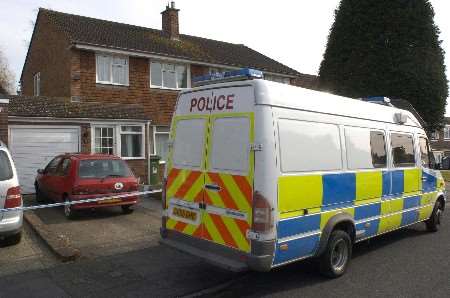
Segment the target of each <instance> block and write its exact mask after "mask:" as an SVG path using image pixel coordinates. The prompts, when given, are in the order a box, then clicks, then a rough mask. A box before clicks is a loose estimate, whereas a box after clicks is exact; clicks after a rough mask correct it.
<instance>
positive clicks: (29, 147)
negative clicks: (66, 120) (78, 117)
mask: <svg viewBox="0 0 450 298" xmlns="http://www.w3.org/2000/svg"><path fill="white" fill-rule="evenodd" d="M79 140H80V130H79V128H78V127H71V128H69V127H64V128H57V127H49V126H33V127H29V126H27V127H20V126H16V127H11V126H10V139H9V147H10V150H11V154H12V157H13V159H14V163H15V165H16V168H17V173H18V176H19V182H20V186H21V188H22V193H24V194H27V193H34V179H35V177H36V171H37V170H38V169H42V168H43V167H45V165H47V163H48V162H49V161H50V160H51V159H52V158H54V157H55V156H56V155H58V154H62V153H66V152H79V151H80V149H79V148H80V141H79Z"/></svg>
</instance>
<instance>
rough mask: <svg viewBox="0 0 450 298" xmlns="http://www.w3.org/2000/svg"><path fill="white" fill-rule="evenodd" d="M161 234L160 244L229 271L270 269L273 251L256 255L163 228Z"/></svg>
mask: <svg viewBox="0 0 450 298" xmlns="http://www.w3.org/2000/svg"><path fill="white" fill-rule="evenodd" d="M161 235H162V236H163V238H162V239H161V240H160V242H161V243H162V244H164V245H167V246H170V247H172V248H175V249H177V250H179V251H182V252H184V253H187V254H190V255H193V256H196V257H199V258H201V259H203V260H205V261H206V262H208V263H210V264H213V265H216V266H218V267H220V268H223V269H226V270H229V271H233V272H243V271H247V270H249V269H250V270H254V271H264V272H265V271H269V270H270V269H271V265H272V259H273V253H272V254H267V255H262V256H256V255H253V254H248V253H245V252H242V251H238V250H235V249H232V248H229V247H226V246H223V245H219V244H216V243H214V242H210V241H207V240H203V239H198V238H194V237H190V236H188V235H185V234H183V233H180V232H178V231H174V230H168V229H164V228H162V229H161ZM258 246H260V245H258ZM272 246H273V244H269V245H268V246H267V247H272ZM268 250H270V251H272V252H273V249H264V251H265V252H266V253H267V252H268Z"/></svg>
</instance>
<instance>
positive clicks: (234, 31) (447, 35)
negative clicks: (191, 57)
mask: <svg viewBox="0 0 450 298" xmlns="http://www.w3.org/2000/svg"><path fill="white" fill-rule="evenodd" d="M167 3H168V0H75V1H74V0H0V28H1V30H0V49H1V50H2V51H3V52H4V54H5V56H6V58H7V60H8V63H9V65H10V68H11V70H12V71H13V72H14V74H15V76H16V80H19V77H20V74H21V71H22V67H23V63H24V60H25V56H26V52H27V48H28V43H29V41H30V39H31V34H32V31H33V22H34V21H35V19H36V14H37V10H38V8H39V7H44V8H48V9H53V10H57V11H62V12H67V13H73V14H79V15H83V16H89V17H94V18H99V19H106V20H112V21H116V22H121V23H127V24H133V25H138V26H144V27H150V28H155V29H161V14H160V13H161V11H163V10H164V8H165V6H166V5H167ZM175 3H176V7H177V8H179V9H180V32H181V33H183V34H189V35H194V36H200V37H205V38H211V39H216V40H222V41H227V42H232V43H241V44H245V45H247V46H249V47H251V48H253V49H255V50H257V51H258V52H260V53H263V54H265V55H267V56H269V57H271V58H273V59H275V60H277V61H279V62H281V63H283V64H285V65H287V66H289V67H291V68H294V69H296V70H298V71H299V72H302V73H309V74H317V72H318V70H319V66H320V62H321V61H322V56H323V53H324V51H325V46H326V42H327V37H328V33H329V29H330V27H331V25H332V23H333V21H334V10H335V9H336V8H337V6H338V4H339V0H320V1H292V0H277V1H268V0H259V1H258V0H246V1H243V0H226V1H224V0H222V1H219V0H176V1H175ZM431 3H432V5H433V7H434V10H435V13H436V16H435V22H436V24H437V25H438V26H439V28H440V30H441V35H440V39H441V40H443V44H442V46H443V48H444V50H445V51H446V65H450V2H449V1H448V0H431ZM449 74H450V73H449V72H448V71H447V76H448V77H449V78H450V76H449ZM447 115H450V107H447Z"/></svg>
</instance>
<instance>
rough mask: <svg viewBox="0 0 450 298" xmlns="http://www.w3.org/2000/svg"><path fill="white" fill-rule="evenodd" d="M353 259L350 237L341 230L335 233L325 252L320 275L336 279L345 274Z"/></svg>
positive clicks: (321, 259)
mask: <svg viewBox="0 0 450 298" xmlns="http://www.w3.org/2000/svg"><path fill="white" fill-rule="evenodd" d="M351 257H352V241H351V239H350V236H349V235H348V234H347V233H346V232H344V231H341V230H336V231H333V232H332V233H331V235H330V239H328V244H327V248H326V250H325V252H324V253H323V255H322V256H321V257H320V273H322V274H323V275H325V276H327V277H331V278H336V277H339V276H341V275H343V274H344V273H345V270H346V269H347V267H348V263H349V262H350V259H351Z"/></svg>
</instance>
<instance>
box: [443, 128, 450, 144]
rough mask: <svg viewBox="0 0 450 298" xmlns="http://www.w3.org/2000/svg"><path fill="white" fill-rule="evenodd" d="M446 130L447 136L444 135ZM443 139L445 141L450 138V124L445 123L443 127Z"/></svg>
mask: <svg viewBox="0 0 450 298" xmlns="http://www.w3.org/2000/svg"><path fill="white" fill-rule="evenodd" d="M446 132H447V136H446ZM444 140H446V141H448V140H450V125H446V126H445V127H444Z"/></svg>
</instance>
